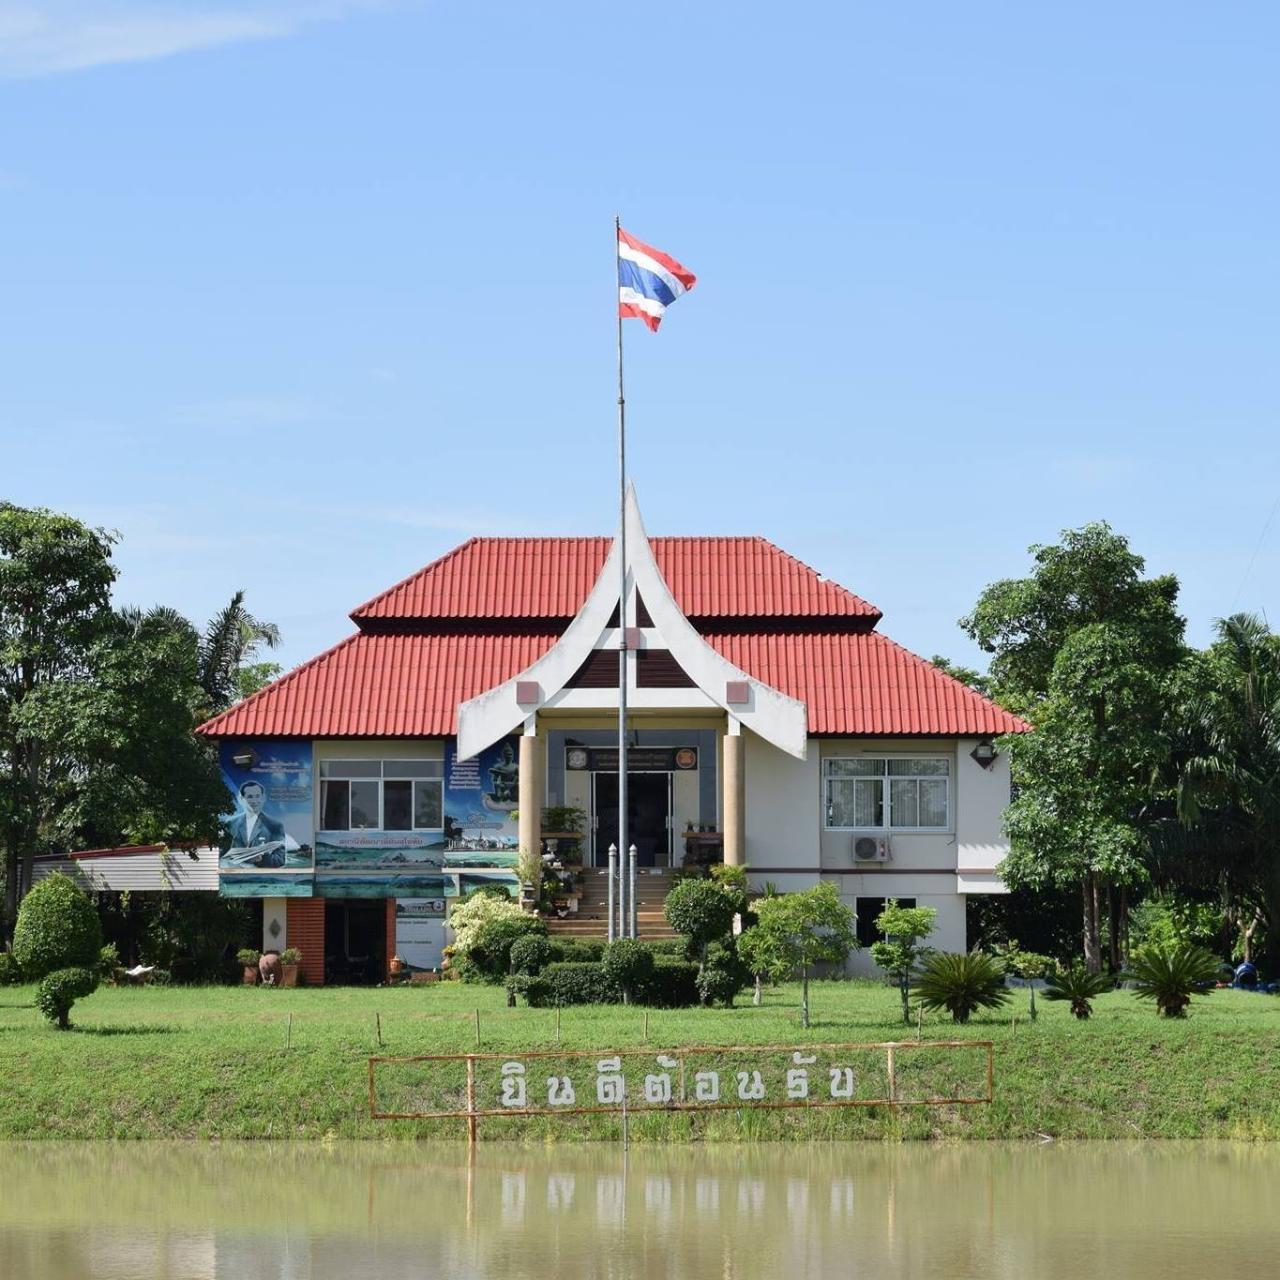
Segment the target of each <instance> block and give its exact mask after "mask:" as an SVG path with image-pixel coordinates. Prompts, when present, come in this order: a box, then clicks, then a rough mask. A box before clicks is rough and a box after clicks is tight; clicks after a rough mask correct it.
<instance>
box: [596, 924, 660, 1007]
mask: <svg viewBox="0 0 1280 1280" xmlns="http://www.w3.org/2000/svg"><path fill="white" fill-rule="evenodd" d="M600 964H601V967H602V968H603V969H604V975H605V977H606V978H607V979H608V980H609V981H610V982H612V983H613V985H614V986H616V987H617V988H618V989H619V990H620V991H621V992H622V1003H623V1004H630V1003H631V1001H632V999H633V998H634V997H636V996H640V997H641V998H643V993H644V989H645V986H646V984H647V983H648V982H649V980H650V979H651V978H652V977H653V952H652V951H651V950H650V949H649V947H648V946H647V945H646V944H645V943H643V942H641V941H640V940H639V939H638V938H619V939H618V940H617V941H616V942H611V943H610V944H609V945H608V946H607V947H606V948H605V951H604V959H603V960H602V961H601V962H600Z"/></svg>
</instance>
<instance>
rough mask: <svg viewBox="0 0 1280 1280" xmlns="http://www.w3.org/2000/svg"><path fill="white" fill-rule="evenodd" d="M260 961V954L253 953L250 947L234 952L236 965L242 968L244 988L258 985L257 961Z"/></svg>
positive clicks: (259, 952) (258, 952) (257, 952)
mask: <svg viewBox="0 0 1280 1280" xmlns="http://www.w3.org/2000/svg"><path fill="white" fill-rule="evenodd" d="M261 959H262V952H261V951H255V950H254V949H253V948H252V947H242V948H241V949H240V950H239V951H237V952H236V963H237V964H238V965H241V966H242V967H243V968H244V978H243V979H242V981H243V982H244V985H245V986H246V987H256V986H257V985H258V961H259V960H261Z"/></svg>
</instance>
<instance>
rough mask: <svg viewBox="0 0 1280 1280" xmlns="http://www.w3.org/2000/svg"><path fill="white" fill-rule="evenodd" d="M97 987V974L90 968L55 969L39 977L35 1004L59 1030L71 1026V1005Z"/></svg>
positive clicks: (90, 993) (64, 1029)
mask: <svg viewBox="0 0 1280 1280" xmlns="http://www.w3.org/2000/svg"><path fill="white" fill-rule="evenodd" d="M97 989H98V976H97V974H95V973H94V972H93V971H92V970H90V969H84V968H73V969H57V970H55V971H54V972H53V973H51V974H49V975H48V977H46V978H43V979H41V982H40V985H39V986H38V987H37V988H36V1006H37V1008H38V1009H39V1010H40V1012H41V1013H43V1014H44V1016H45V1017H46V1018H48V1019H49V1021H50V1022H52V1023H53V1024H54V1025H55V1026H57V1027H58V1028H59V1029H60V1030H62V1031H66V1030H67V1029H68V1028H69V1027H70V1026H71V1019H70V1017H69V1016H68V1015H69V1014H70V1013H71V1006H72V1005H73V1004H75V1002H76V1001H77V1000H79V999H80V998H81V997H82V996H88V995H92V994H93V993H94V992H95V991H96V990H97Z"/></svg>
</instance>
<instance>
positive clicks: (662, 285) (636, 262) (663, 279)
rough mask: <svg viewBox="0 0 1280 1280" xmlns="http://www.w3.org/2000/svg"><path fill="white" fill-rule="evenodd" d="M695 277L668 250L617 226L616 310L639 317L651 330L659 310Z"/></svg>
mask: <svg viewBox="0 0 1280 1280" xmlns="http://www.w3.org/2000/svg"><path fill="white" fill-rule="evenodd" d="M696 282H697V277H696V276H695V275H694V274H693V272H692V271H690V270H689V268H688V267H682V266H681V265H680V264H679V263H678V262H677V261H676V260H675V259H674V258H673V257H671V255H670V254H667V253H663V252H662V250H661V249H655V248H653V246H652V245H647V244H645V243H644V241H642V240H637V239H636V238H635V236H632V235H628V234H627V233H626V232H625V231H623V229H622V228H621V227H619V228H618V314H619V315H620V316H624V317H625V316H635V317H636V319H637V320H643V321H644V322H645V324H647V325H648V326H649V328H650V329H651V330H652V331H653V332H654V333H657V332H658V326H659V325H660V324H661V323H662V314H663V312H664V311H666V309H667V308H668V307H669V306H670V305H671V304H672V303H673V302H674V301H675V300H676V299H677V298H678V297H680V295H681V294H684V293H688V292H689V290H690V289H692V288H693V286H694V284H695V283H696Z"/></svg>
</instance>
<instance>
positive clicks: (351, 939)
mask: <svg viewBox="0 0 1280 1280" xmlns="http://www.w3.org/2000/svg"><path fill="white" fill-rule="evenodd" d="M386 955H387V905H386V899H385V898H329V899H328V900H326V902H325V904H324V980H325V983H326V984H329V985H334V986H342V985H344V984H346V985H351V986H373V985H374V984H375V983H378V982H382V981H383V980H384V978H385V977H386V973H385V969H386Z"/></svg>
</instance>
